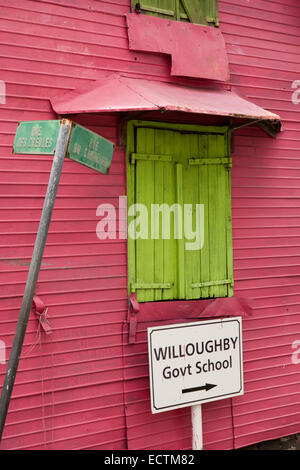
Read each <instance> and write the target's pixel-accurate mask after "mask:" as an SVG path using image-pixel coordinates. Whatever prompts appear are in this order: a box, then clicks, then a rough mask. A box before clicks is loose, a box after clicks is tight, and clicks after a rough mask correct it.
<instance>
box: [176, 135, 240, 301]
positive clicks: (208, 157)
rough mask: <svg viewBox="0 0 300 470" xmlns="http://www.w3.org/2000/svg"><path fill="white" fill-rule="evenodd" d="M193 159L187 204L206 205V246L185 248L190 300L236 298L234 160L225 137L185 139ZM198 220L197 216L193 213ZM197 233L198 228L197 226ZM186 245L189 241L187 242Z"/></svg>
mask: <svg viewBox="0 0 300 470" xmlns="http://www.w3.org/2000/svg"><path fill="white" fill-rule="evenodd" d="M183 139H186V144H185V145H184V147H186V148H188V149H189V154H190V157H189V158H188V162H187V164H186V166H185V168H184V178H183V186H184V188H185V190H184V201H183V202H184V204H192V205H193V212H195V209H194V208H195V207H196V204H197V203H198V204H203V219H201V220H203V221H204V225H203V228H202V230H203V240H204V243H203V247H202V248H201V250H187V249H185V286H186V289H185V292H186V298H187V299H197V298H215V297H228V296H229V297H230V296H232V295H233V271H232V235H231V231H232V224H231V195H230V193H231V191H230V187H231V176H230V170H231V159H230V158H229V157H227V139H226V134H207V135H205V134H198V135H191V136H188V137H187V136H183ZM193 220H194V221H195V220H196V214H193ZM194 230H195V227H194ZM185 242H187V240H185Z"/></svg>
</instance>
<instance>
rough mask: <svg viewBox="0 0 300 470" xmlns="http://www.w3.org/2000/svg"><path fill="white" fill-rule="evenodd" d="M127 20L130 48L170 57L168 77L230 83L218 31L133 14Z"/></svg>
mask: <svg viewBox="0 0 300 470" xmlns="http://www.w3.org/2000/svg"><path fill="white" fill-rule="evenodd" d="M126 18H127V26H128V38H129V49H132V50H133V51H147V52H158V53H160V54H169V55H170V56H171V75H173V76H177V77H193V78H207V79H209V80H221V81H224V82H226V81H227V80H229V64H228V58H227V53H226V46H225V42H224V38H223V35H222V33H221V31H220V30H219V29H217V28H212V27H211V26H202V25H199V24H192V23H188V24H186V23H183V22H180V21H168V22H167V24H165V23H166V20H165V19H164V18H155V17H154V16H153V17H149V16H146V15H137V14H135V13H129V14H128V15H126ZM165 26H166V27H165ZM174 38H176V41H174Z"/></svg>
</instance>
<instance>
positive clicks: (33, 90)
mask: <svg viewBox="0 0 300 470" xmlns="http://www.w3.org/2000/svg"><path fill="white" fill-rule="evenodd" d="M0 6H1V8H0V80H2V81H3V82H5V84H6V92H7V94H6V103H5V104H3V103H2V104H0V137H1V138H0V340H2V341H5V344H6V346H7V357H8V355H9V352H10V347H11V344H12V341H13V336H14V332H15V327H16V321H17V317H18V313H19V308H20V305H21V301H22V295H23V291H24V285H25V281H26V277H27V272H28V265H29V262H30V258H31V252H32V249H33V244H34V240H35V234H36V230H37V227H38V222H39V217H40V213H41V209H42V205H43V197H44V194H45V191H46V186H47V181H48V175H49V171H50V167H51V161H52V157H47V156H46V157H39V156H12V153H11V148H12V142H13V138H14V134H15V130H16V127H17V122H18V121H21V120H33V119H55V117H56V116H55V115H54V114H53V112H52V109H51V106H50V103H49V98H51V97H52V96H55V95H57V94H59V93H61V92H64V91H68V90H71V89H74V88H77V87H79V86H81V85H84V84H87V83H89V82H91V81H92V80H96V79H98V78H100V77H101V74H102V73H103V71H105V72H122V73H127V74H129V75H130V76H133V77H140V78H149V79H157V80H164V81H166V80H169V79H170V63H169V59H168V58H167V57H165V56H164V55H160V54H147V53H143V52H132V51H129V49H128V39H127V31H126V22H125V14H126V13H128V11H129V8H130V1H129V0H114V1H111V0H110V1H109V0H107V1H106V0H102V1H99V0H91V2H89V7H88V4H87V3H86V2H84V1H82V0H73V1H72V2H69V1H67V0H66V1H55V0H53V1H44V0H42V1H39V2H36V1H31V0H23V1H22V2H20V1H19V0H11V1H10V2H9V4H8V3H7V2H4V1H0ZM219 12H220V29H221V31H222V33H223V34H224V38H225V43H226V48H227V52H228V56H229V63H230V72H231V80H230V83H229V85H227V87H228V86H231V87H232V89H233V90H234V91H235V92H237V93H238V94H240V95H241V96H243V97H245V98H246V99H249V100H250V101H253V102H254V103H256V104H257V105H259V106H262V107H265V108H266V109H268V110H270V111H272V112H274V113H277V114H280V116H281V117H282V121H283V128H284V130H283V132H282V133H281V134H280V135H279V136H278V137H277V138H276V139H271V138H270V137H268V136H266V135H265V134H264V133H263V132H262V131H261V130H258V129H257V128H255V129H249V128H246V129H241V130H239V131H237V132H236V134H235V137H234V140H233V147H232V152H233V155H232V156H233V171H232V215H233V246H234V276H235V295H239V296H244V297H248V298H251V299H252V303H253V306H254V312H253V316H252V317H251V318H249V319H245V320H244V323H243V325H244V331H243V338H244V369H245V375H244V378H245V395H244V396H240V397H236V398H234V399H232V401H229V400H222V401H220V402H217V403H210V404H208V405H205V406H204V407H203V428H204V445H205V448H207V449H230V448H233V447H241V446H244V445H248V444H251V443H253V442H259V441H261V440H265V439H273V438H276V437H281V436H284V435H287V434H290V433H293V432H299V431H300V416H299V392H300V380H299V374H300V364H299V360H298V356H297V354H296V352H297V349H296V348H295V347H293V346H295V344H296V343H295V342H296V341H299V342H300V292H299V284H300V282H299V281H300V236H299V235H300V164H299V148H300V143H299V142H300V141H299V137H298V134H299V130H300V125H299V111H300V104H298V105H297V104H294V103H293V102H292V93H293V92H294V91H295V90H294V89H293V88H292V84H293V82H294V81H295V80H300V65H299V63H300V62H299V57H300V45H299V44H300V41H299V36H300V23H299V18H300V6H299V5H298V2H297V1H296V0H287V1H285V2H282V1H279V0H274V1H273V2H272V8H270V5H269V3H268V2H265V1H263V0H252V1H251V2H249V1H248V0H219ZM176 81H178V80H176ZM181 82H182V83H190V82H189V80H188V79H181ZM191 83H192V84H195V85H201V81H198V82H197V81H195V80H192V81H191ZM177 118H178V117H177ZM177 118H176V117H174V116H173V117H171V116H170V119H172V120H175V119H177ZM74 119H75V120H77V121H78V122H80V123H81V124H82V125H85V126H87V127H89V128H90V129H92V130H94V131H96V132H99V133H100V134H101V135H103V136H104V137H106V138H108V139H110V140H112V141H114V142H116V144H117V148H116V152H115V155H114V158H113V163H112V166H111V171H110V174H109V176H103V175H99V174H96V173H95V172H93V171H92V170H89V169H87V168H84V167H82V166H79V165H77V164H75V163H74V162H71V161H66V162H65V164H64V168H63V175H62V180H61V184H60V188H59V191H58V196H57V200H56V205H55V210H54V214H53V220H52V223H51V226H50V233H49V237H48V241H47V246H46V250H45V255H44V258H43V263H42V269H41V273H40V277H39V281H38V287H37V294H38V295H39V296H40V297H41V298H42V299H43V301H44V302H45V304H46V305H47V306H48V308H49V311H48V313H49V319H50V323H51V326H52V328H53V335H52V336H51V337H48V336H46V335H44V334H43V333H41V334H40V335H39V330H38V322H37V319H36V317H35V316H34V314H33V313H31V316H30V320H29V324H28V331H27V333H26V337H25V343H24V350H23V356H22V359H21V362H20V366H19V372H18V374H17V378H16V382H15V388H14V392H13V397H12V401H11V405H10V409H9V414H8V418H7V425H6V429H5V433H4V436H3V440H2V442H1V444H0V448H1V449H124V448H127V447H128V446H129V447H131V448H148V449H155V448H160V446H161V445H162V443H161V441H159V439H158V436H157V433H158V430H159V427H160V426H161V429H162V430H163V434H164V435H168V436H169V441H168V443H166V442H165V445H166V446H169V448H170V449H171V448H182V449H188V448H190V443H191V439H190V437H191V428H190V423H189V414H188V411H187V410H184V411H180V412H178V416H177V417H176V416H175V414H174V412H172V416H171V415H170V414H168V413H164V414H163V416H160V417H159V418H157V417H155V418H154V417H152V415H151V414H150V412H149V403H148V393H149V383H148V378H147V354H146V352H147V347H146V346H147V345H146V342H145V337H144V336H143V335H144V333H143V327H142V326H141V332H140V333H139V334H140V335H141V336H140V338H141V341H140V343H139V344H138V346H137V347H138V348H140V354H141V355H140V356H137V360H138V359H141V360H142V366H141V368H139V369H138V371H137V373H138V374H140V375H139V376H135V375H133V376H130V374H129V375H126V374H127V369H126V361H127V360H128V348H129V346H128V345H127V344H126V337H125V336H124V328H125V329H126V324H125V325H124V321H125V320H126V315H127V312H126V309H127V289H126V283H127V255H126V252H127V246H126V240H119V239H116V240H110V241H108V242H107V241H106V242H105V241H100V240H99V239H98V238H97V236H96V225H97V222H98V220H99V218H98V217H97V216H96V209H97V207H98V205H99V204H101V203H103V202H105V203H110V204H114V205H117V204H118V197H119V196H120V195H124V194H126V168H125V158H124V148H123V147H121V146H119V145H120V143H119V142H118V139H117V136H118V133H117V132H118V131H117V122H118V121H117V116H115V115H105V116H104V115H100V116H86V117H85V118H80V119H79V117H76V118H74ZM180 119H182V116H180ZM298 349H299V346H298ZM297 361H298V362H297ZM124 366H125V368H124ZM5 369H6V367H5V365H4V364H1V363H0V385H2V382H3V378H4V373H5ZM125 372H126V373H125ZM124 374H125V377H126V380H125V382H124ZM124 390H125V392H126V393H125V395H124ZM133 392H134V393H136V394H137V395H132V393H133ZM126 394H127V395H126ZM135 397H138V398H139V399H138V400H136V399H135ZM128 400H129V402H128ZM128 403H130V406H129V407H128V408H127V416H125V404H127V405H128ZM176 420H177V424H178V430H176V429H174V427H175V428H176ZM158 423H160V424H158ZM174 423H175V424H174ZM168 433H169V434H168ZM164 448H167V447H164Z"/></svg>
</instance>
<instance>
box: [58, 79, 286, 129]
mask: <svg viewBox="0 0 300 470" xmlns="http://www.w3.org/2000/svg"><path fill="white" fill-rule="evenodd" d="M51 104H52V107H53V109H54V111H55V112H56V113H57V114H59V115H65V114H79V113H104V112H123V111H126V112H128V111H157V110H163V111H181V112H186V113H196V114H204V115H214V116H225V117H226V116H227V117H233V118H241V119H247V120H260V121H262V122H263V121H264V122H265V123H267V122H269V123H272V122H273V123H274V122H279V121H280V117H279V116H278V115H277V114H274V113H271V112H270V111H266V110H265V109H263V108H261V107H259V106H257V105H255V104H254V103H251V102H250V101H247V100H245V99H244V98H241V97H240V96H238V95H237V94H236V93H234V92H233V91H227V90H221V89H204V88H194V87H187V86H182V85H176V84H173V83H166V82H160V81H150V80H144V79H136V78H129V77H125V76H122V75H119V74H111V75H108V76H106V77H105V78H104V79H101V80H99V81H95V82H94V83H92V84H89V85H87V86H85V87H84V88H81V89H76V90H73V91H71V92H68V93H66V94H63V95H60V96H58V97H56V98H53V99H52V100H51Z"/></svg>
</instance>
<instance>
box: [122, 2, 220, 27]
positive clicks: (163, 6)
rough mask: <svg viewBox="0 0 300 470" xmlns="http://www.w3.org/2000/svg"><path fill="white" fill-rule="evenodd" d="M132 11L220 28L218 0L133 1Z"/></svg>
mask: <svg viewBox="0 0 300 470" xmlns="http://www.w3.org/2000/svg"><path fill="white" fill-rule="evenodd" d="M131 7H132V11H133V12H136V13H143V14H146V15H152V16H159V17H161V18H165V19H168V20H175V21H185V22H190V23H195V24H201V25H211V26H219V18H218V1H217V0H143V1H139V0H131Z"/></svg>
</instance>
